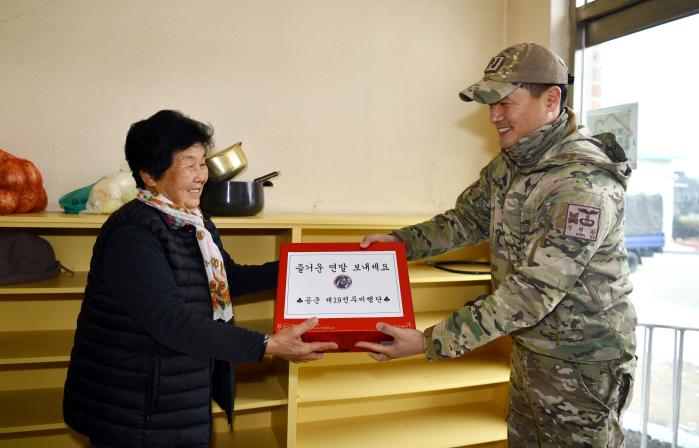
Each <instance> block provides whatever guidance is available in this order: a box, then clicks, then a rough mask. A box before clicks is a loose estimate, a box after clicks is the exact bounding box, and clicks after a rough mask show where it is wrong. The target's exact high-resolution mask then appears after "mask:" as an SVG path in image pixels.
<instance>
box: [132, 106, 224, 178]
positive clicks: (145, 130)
mask: <svg viewBox="0 0 699 448" xmlns="http://www.w3.org/2000/svg"><path fill="white" fill-rule="evenodd" d="M213 133H214V130H213V128H212V127H211V125H207V124H204V123H200V122H198V121H196V120H192V119H191V118H189V117H187V116H185V115H183V114H182V113H180V112H178V111H176V110H161V111H160V112H157V113H155V114H154V115H153V116H151V117H149V118H147V119H145V120H141V121H138V122H136V123H134V124H132V125H131V127H130V128H129V132H128V134H127V135H126V144H125V146H124V153H125V155H126V161H127V162H129V168H131V174H132V175H133V177H134V179H135V180H136V185H137V186H138V187H139V188H145V184H144V183H143V179H141V174H140V171H141V170H143V171H145V172H146V173H148V174H150V175H151V176H153V177H154V178H155V179H160V178H161V177H162V175H163V173H165V171H167V169H168V168H170V165H172V156H173V154H175V153H176V152H178V151H183V150H185V149H187V148H189V147H190V146H192V145H195V144H197V143H199V144H201V145H202V146H204V148H205V149H206V150H208V149H209V148H210V147H211V145H212V144H213V138H212V137H213Z"/></svg>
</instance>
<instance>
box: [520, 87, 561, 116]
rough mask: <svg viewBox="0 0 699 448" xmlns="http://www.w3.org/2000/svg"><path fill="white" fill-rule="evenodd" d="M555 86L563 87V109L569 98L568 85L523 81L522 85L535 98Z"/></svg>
mask: <svg viewBox="0 0 699 448" xmlns="http://www.w3.org/2000/svg"><path fill="white" fill-rule="evenodd" d="M553 86H558V87H560V89H561V111H563V108H564V107H565V105H566V100H567V99H568V86H566V85H565V84H536V83H528V82H525V83H522V85H521V86H520V87H521V88H523V89H526V90H528V91H529V93H531V95H532V96H533V97H534V98H539V97H540V96H541V95H542V94H543V93H544V92H546V91H547V90H548V89H549V88H551V87H553Z"/></svg>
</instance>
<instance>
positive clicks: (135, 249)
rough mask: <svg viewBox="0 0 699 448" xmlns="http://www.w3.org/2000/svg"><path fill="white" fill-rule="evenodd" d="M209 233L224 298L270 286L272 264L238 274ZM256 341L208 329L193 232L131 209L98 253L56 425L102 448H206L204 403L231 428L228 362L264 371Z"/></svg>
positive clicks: (217, 326) (112, 225) (251, 335)
mask: <svg viewBox="0 0 699 448" xmlns="http://www.w3.org/2000/svg"><path fill="white" fill-rule="evenodd" d="M205 224H206V227H207V228H208V230H209V231H210V232H211V234H212V236H213V237H214V241H215V242H216V244H217V245H218V246H219V248H220V249H221V253H222V255H223V258H224V262H225V264H226V273H227V276H228V281H229V284H230V288H231V295H232V296H236V295H240V294H245V293H249V292H253V291H258V290H262V289H269V288H273V287H274V286H276V276H277V263H276V262H275V263H267V264H265V265H262V266H240V265H236V264H235V263H234V262H233V261H232V260H231V259H230V257H229V256H228V254H227V253H226V252H225V251H224V250H223V247H222V245H221V240H220V237H219V234H218V232H217V231H216V229H215V227H214V226H213V224H212V223H211V222H210V221H206V222H205ZM233 302H234V305H235V300H233ZM263 338H264V335H262V334H260V333H256V332H251V331H248V330H245V329H243V328H239V327H235V326H233V325H230V324H225V323H223V322H215V321H213V319H212V309H211V296H210V295H209V290H208V281H207V277H206V272H205V271H204V264H203V261H202V257H201V253H200V251H199V246H198V245H197V241H196V237H195V235H194V232H193V229H192V228H191V227H183V228H179V229H177V228H174V226H171V225H169V224H168V222H167V220H166V215H164V214H162V213H161V212H159V211H158V210H156V209H154V208H152V207H149V206H147V205H145V204H143V203H142V202H140V201H137V200H134V201H132V202H129V203H128V204H126V205H124V206H123V207H122V208H121V209H119V210H118V211H116V212H115V213H113V214H112V216H110V217H109V219H108V220H107V222H106V223H105V224H104V226H103V227H102V230H101V232H100V235H99V237H98V238H97V241H96V243H95V246H94V250H93V254H92V260H91V262H90V273H89V276H88V283H87V288H86V290H85V298H84V301H83V304H82V309H81V311H80V315H79V317H78V324H77V331H76V334H75V342H74V346H73V351H72V353H71V362H70V366H69V369H68V376H67V379H66V384H65V392H64V400H63V414H64V419H65V421H66V423H67V424H68V425H69V426H71V427H72V428H74V429H75V430H76V431H78V432H81V433H83V434H85V435H87V436H88V437H90V439H91V440H92V441H93V442H94V443H98V444H107V445H111V446H115V447H169V448H174V447H200V446H201V447H204V446H207V444H208V441H209V438H210V433H211V406H210V403H211V398H212V397H213V398H215V399H216V401H217V402H219V404H220V405H221V406H222V407H223V408H224V409H227V411H228V413H229V418H230V412H231V411H232V399H233V398H232V396H233V386H232V384H233V379H232V371H233V369H232V366H231V362H238V361H257V360H259V359H261V358H262V355H263V350H264V349H263ZM215 360H218V361H215Z"/></svg>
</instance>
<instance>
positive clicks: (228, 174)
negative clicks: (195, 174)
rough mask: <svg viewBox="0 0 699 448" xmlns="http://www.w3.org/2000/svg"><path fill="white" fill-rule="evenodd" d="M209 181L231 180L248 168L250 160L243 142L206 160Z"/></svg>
mask: <svg viewBox="0 0 699 448" xmlns="http://www.w3.org/2000/svg"><path fill="white" fill-rule="evenodd" d="M206 166H207V167H208V168H209V179H210V180H214V181H222V180H224V181H225V180H230V179H233V178H234V177H235V176H237V175H238V174H240V172H241V171H243V170H244V169H245V167H246V166H248V159H247V157H246V156H245V152H243V144H242V142H238V143H236V144H235V145H232V146H229V147H228V148H226V149H224V150H222V151H219V152H217V153H216V154H212V155H210V156H208V157H207V158H206Z"/></svg>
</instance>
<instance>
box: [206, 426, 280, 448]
mask: <svg viewBox="0 0 699 448" xmlns="http://www.w3.org/2000/svg"><path fill="white" fill-rule="evenodd" d="M209 446H210V447H211V448H219V447H232V446H241V447H245V446H247V447H255V448H258V447H259V448H278V447H279V444H278V443H277V439H276V437H274V432H273V431H272V429H271V428H260V429H245V430H242V431H240V430H236V431H232V432H214V433H213V434H212V435H211V443H210V444H209Z"/></svg>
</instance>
